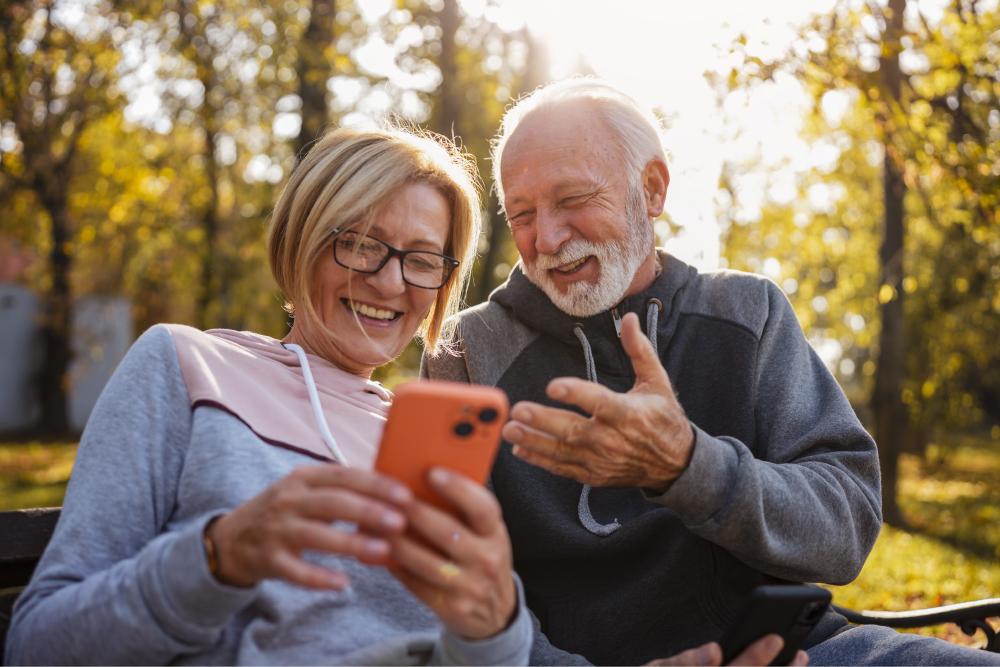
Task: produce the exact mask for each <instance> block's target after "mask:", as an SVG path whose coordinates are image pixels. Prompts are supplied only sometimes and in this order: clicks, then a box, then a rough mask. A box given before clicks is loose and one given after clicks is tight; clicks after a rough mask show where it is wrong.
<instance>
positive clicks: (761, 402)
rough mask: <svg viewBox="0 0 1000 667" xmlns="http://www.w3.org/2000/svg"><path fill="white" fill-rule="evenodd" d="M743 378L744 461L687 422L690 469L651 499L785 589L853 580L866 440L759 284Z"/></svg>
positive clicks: (868, 527)
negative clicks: (758, 321)
mask: <svg viewBox="0 0 1000 667" xmlns="http://www.w3.org/2000/svg"><path fill="white" fill-rule="evenodd" d="M766 295H767V297H766V298H767V303H766V307H767V309H768V310H767V313H768V316H767V320H766V322H765V324H764V328H763V332H762V334H761V337H760V341H759V346H758V356H757V368H756V377H755V396H754V400H755V415H756V427H757V434H758V438H757V440H758V441H757V443H756V444H755V449H756V455H755V453H754V452H752V451H751V449H750V448H749V447H748V446H747V444H746V443H743V442H741V441H739V440H737V439H735V438H731V437H725V436H723V437H713V436H711V435H709V434H708V433H705V432H704V431H702V430H701V429H699V428H697V426H695V433H696V438H695V446H694V452H693V454H692V459H691V463H690V466H689V467H688V468H687V470H685V471H684V473H683V474H681V476H680V477H678V478H677V480H675V481H674V483H673V484H672V485H671V486H670V487H669V488H668V489H667V491H666V492H665V493H664V494H662V495H661V496H658V497H655V498H653V499H654V500H656V501H658V502H660V503H662V504H663V505H665V506H667V507H669V508H671V509H672V510H674V511H675V512H677V513H678V515H679V516H680V517H681V518H682V520H683V521H684V522H685V524H686V525H687V526H688V528H689V529H690V530H691V531H692V532H694V533H696V534H697V535H699V536H701V537H703V538H705V539H707V540H709V541H711V542H714V543H715V544H718V545H719V546H721V547H723V548H724V549H726V550H727V551H729V552H731V553H733V554H734V555H735V556H737V557H738V558H740V559H741V560H743V561H744V562H745V563H747V564H748V565H751V566H752V567H755V568H757V569H759V570H761V571H762V572H765V573H767V574H770V575H772V576H775V577H780V578H783V579H789V580H793V581H815V582H825V583H832V584H844V583H847V582H849V581H851V580H853V579H854V578H855V577H856V576H857V574H858V572H860V570H861V566H862V565H863V564H864V562H865V559H866V558H867V556H868V553H869V551H871V548H872V546H873V545H874V543H875V539H876V537H878V533H879V529H880V528H881V523H882V516H881V495H880V479H879V467H878V453H877V451H876V448H875V442H874V441H873V440H872V438H871V436H869V435H868V433H866V432H865V430H864V429H863V428H862V426H861V424H860V423H859V421H858V419H857V417H856V415H855V414H854V411H853V409H852V408H851V406H850V404H849V403H848V401H847V398H846V397H845V396H844V394H843V392H842V391H841V389H840V387H839V386H838V385H837V382H836V380H835V379H834V378H833V376H832V375H831V374H830V372H829V371H828V370H827V369H826V366H824V364H823V362H822V361H821V360H820V358H819V357H818V356H817V354H816V353H815V351H814V350H813V349H812V348H811V347H810V346H809V343H808V342H807V341H806V338H805V336H804V335H803V333H802V329H801V328H800V327H799V324H798V321H797V320H796V318H795V314H794V311H793V310H792V307H791V304H789V302H788V300H787V299H786V298H785V296H784V294H783V293H782V292H781V290H780V289H779V288H778V287H777V286H776V285H774V284H773V283H767V292H766Z"/></svg>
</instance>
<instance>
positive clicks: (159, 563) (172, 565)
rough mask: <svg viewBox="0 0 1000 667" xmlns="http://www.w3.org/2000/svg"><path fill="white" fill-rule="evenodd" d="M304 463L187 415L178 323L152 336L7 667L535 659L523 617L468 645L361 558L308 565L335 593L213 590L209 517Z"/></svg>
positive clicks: (120, 373) (20, 611)
mask: <svg viewBox="0 0 1000 667" xmlns="http://www.w3.org/2000/svg"><path fill="white" fill-rule="evenodd" d="M330 426H331V429H332V430H334V431H336V430H337V428H338V425H337V424H336V423H333V422H331V424H330ZM310 463H311V464H315V463H316V460H314V459H312V458H310V457H308V456H306V455H304V454H303V453H301V452H297V451H293V450H292V449H289V448H287V447H280V446H274V444H271V443H269V442H267V441H265V440H262V439H261V438H259V437H258V436H257V435H256V434H255V433H254V432H253V431H251V430H250V429H249V428H248V427H247V425H246V424H244V423H243V422H242V421H240V419H238V418H237V417H236V416H234V415H232V414H230V413H229V412H226V411H224V410H221V409H218V408H216V407H213V406H209V405H202V406H199V407H196V408H195V409H194V410H192V408H191V403H190V400H189V396H188V393H187V388H186V386H185V384H184V380H183V377H182V374H181V370H180V367H179V365H178V359H177V353H176V350H175V348H174V342H173V340H172V338H171V334H170V329H169V328H168V327H166V326H162V325H158V326H156V327H153V328H152V329H150V330H149V331H147V332H146V333H145V334H143V335H142V337H141V338H140V339H139V340H138V341H136V343H135V345H133V346H132V349H131V350H129V353H128V354H127V355H126V357H125V359H124V360H123V361H122V363H121V365H120V366H119V367H118V369H117V370H116V371H115V374H114V376H113V377H112V379H111V381H110V382H109V383H108V386H107V387H106V388H105V390H104V392H103V393H102V394H101V397H100V399H99V400H98V402H97V405H96V406H95V408H94V412H93V414H92V415H91V417H90V420H89V421H88V423H87V428H86V430H85V431H84V434H83V438H82V440H81V442H80V449H79V451H78V453H77V459H76V463H75V465H74V468H73V476H72V479H71V480H70V484H69V488H68V490H67V493H66V501H65V507H64V508H63V513H62V516H61V517H60V519H59V524H58V526H57V527H56V531H55V534H54V535H53V537H52V540H51V542H50V543H49V546H48V548H47V549H46V551H45V555H44V556H43V557H42V560H41V563H40V564H39V566H38V569H37V570H36V571H35V574H34V576H33V577H32V580H31V584H30V585H29V586H28V588H27V589H26V590H25V592H24V594H23V595H22V596H21V597H20V598H19V599H18V602H17V606H16V607H15V610H14V618H13V622H12V625H11V628H10V632H9V634H8V636H7V648H6V655H5V656H4V664H8V665H10V664H48V665H59V664H105V665H111V664H139V665H143V664H146V665H153V664H167V663H171V664H197V665H213V664H286V665H287V664H293V665H304V664H324V665H328V664H353V665H358V664H390V665H391V664H420V663H426V662H428V661H430V662H432V663H437V664H524V663H525V662H526V660H527V657H528V650H529V647H530V645H531V636H532V626H531V623H530V619H529V617H528V614H526V613H524V612H519V613H518V615H517V617H516V619H515V621H514V623H513V624H512V625H511V626H510V627H509V628H508V629H507V630H505V631H504V632H502V633H500V634H499V635H497V636H496V637H493V638H491V639H487V640H484V641H466V640H464V639H462V638H461V637H458V636H456V635H454V634H452V633H450V632H448V631H446V630H444V629H442V627H441V625H440V623H439V622H438V620H437V617H436V616H435V615H434V614H433V613H432V612H431V610H430V609H428V608H427V607H425V606H424V605H423V604H421V603H420V602H419V601H417V600H416V599H415V598H414V597H413V596H412V595H411V594H410V593H409V591H407V590H406V589H405V588H403V586H402V585H401V584H400V583H399V581H398V580H396V579H395V577H393V576H392V575H390V574H389V573H388V571H386V570H385V569H384V568H380V567H370V566H367V565H364V564H361V563H358V562H357V561H355V560H353V559H351V558H346V557H337V556H333V555H328V554H319V553H313V554H310V555H309V557H310V559H311V560H313V561H314V562H318V563H321V564H323V565H325V566H327V567H330V568H334V569H338V570H341V571H343V572H345V573H346V574H347V575H348V577H349V578H350V581H351V585H350V586H349V587H348V588H347V589H345V590H343V591H339V592H335V591H317V590H308V589H305V588H300V587H298V586H294V585H292V584H289V583H286V582H283V581H278V580H268V581H264V582H262V583H260V584H259V585H257V586H255V587H253V588H235V587H230V586H224V585H222V584H220V583H219V582H217V581H216V580H215V578H214V577H213V576H212V575H211V574H210V573H209V571H208V566H207V564H206V560H205V553H204V550H203V547H202V542H201V532H202V529H203V527H204V525H205V522H206V521H207V520H208V519H210V518H211V517H213V516H216V515H218V514H220V513H222V512H224V511H226V510H228V509H231V508H233V507H236V506H237V505H239V504H241V503H243V502H246V501H247V500H249V499H250V498H252V497H253V496H255V495H256V494H258V493H260V492H261V491H263V490H264V489H265V488H266V487H268V486H269V485H270V484H272V483H274V482H276V481H278V480H279V479H281V478H282V477H284V476H285V475H287V474H288V473H289V472H291V471H292V469H294V468H295V467H297V466H301V465H305V464H310ZM519 590H520V587H519Z"/></svg>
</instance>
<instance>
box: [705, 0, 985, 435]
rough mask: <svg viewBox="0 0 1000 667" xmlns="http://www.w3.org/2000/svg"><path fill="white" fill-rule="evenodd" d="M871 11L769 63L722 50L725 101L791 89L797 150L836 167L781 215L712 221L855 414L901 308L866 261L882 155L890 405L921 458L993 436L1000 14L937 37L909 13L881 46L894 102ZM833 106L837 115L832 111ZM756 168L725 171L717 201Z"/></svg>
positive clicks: (874, 254) (848, 16)
mask: <svg viewBox="0 0 1000 667" xmlns="http://www.w3.org/2000/svg"><path fill="white" fill-rule="evenodd" d="M915 8H916V7H915ZM883 11H885V10H880V9H879V8H878V5H875V4H873V3H867V4H864V5H857V4H852V3H839V4H838V5H837V6H836V7H835V9H834V10H833V11H832V12H831V13H830V14H827V15H823V16H818V17H816V18H815V19H814V20H813V21H812V22H811V23H810V24H809V25H807V26H805V27H803V29H802V30H801V32H800V38H801V40H800V42H799V43H797V44H796V45H795V46H794V47H793V49H792V50H791V52H790V53H788V54H787V55H786V56H785V57H784V58H782V59H779V60H777V61H774V62H763V61H760V59H759V58H756V57H755V56H754V54H752V53H749V52H748V51H747V47H746V42H745V40H744V42H742V43H740V42H737V44H735V45H734V47H733V50H734V54H735V55H736V56H737V57H740V58H741V61H740V65H738V66H736V67H734V68H733V70H732V73H731V76H730V77H729V79H728V82H727V83H728V88H727V89H726V90H724V91H723V94H725V93H726V92H728V90H730V89H737V90H745V89H750V88H754V87H757V86H767V85H770V82H772V81H773V80H775V78H777V77H779V76H788V75H792V76H795V77H796V78H797V79H798V80H799V81H800V82H801V83H802V84H803V85H804V86H805V87H806V89H807V90H808V91H809V93H810V95H811V96H812V100H813V106H812V110H811V113H810V114H809V117H808V118H807V119H806V123H805V129H804V137H803V138H804V139H805V140H806V141H807V142H808V144H809V146H810V148H811V149H812V151H814V154H820V153H825V154H828V155H832V156H833V157H832V158H831V159H830V160H827V161H825V162H826V163H825V164H821V165H820V166H817V167H815V168H812V169H810V170H808V171H806V172H805V173H803V174H801V175H800V176H799V178H798V182H797V191H798V195H797V197H796V198H795V199H794V200H793V201H792V202H791V203H787V204H785V203H776V202H771V203H768V204H766V205H765V206H764V207H763V209H762V211H761V214H760V216H759V218H758V219H756V220H751V221H747V220H739V219H735V218H734V217H733V216H725V215H724V216H723V218H724V226H725V232H724V233H725V238H724V243H723V245H724V255H725V259H726V261H727V263H728V265H729V266H731V267H733V268H741V269H749V270H756V271H759V270H761V269H762V268H765V267H768V266H770V268H771V269H772V274H773V275H774V277H775V278H776V280H777V282H778V283H779V284H780V285H782V287H783V288H784V289H785V291H786V292H787V293H788V294H789V297H790V299H791V300H792V303H793V305H794V306H795V308H796V312H797V313H798V315H799V317H800V318H801V320H802V321H803V325H804V327H805V328H806V330H807V331H808V332H809V333H810V335H811V336H812V337H813V338H814V339H815V340H817V341H831V340H832V341H836V342H837V343H839V346H840V348H841V349H842V350H843V354H842V356H841V362H840V363H839V365H838V366H837V368H836V371H837V373H838V379H840V381H841V382H842V383H843V384H844V385H845V386H846V387H847V388H848V390H849V392H850V393H851V394H852V396H854V397H855V398H856V399H858V402H859V403H866V402H867V401H866V400H865V399H866V397H867V396H868V395H869V394H870V392H871V389H872V382H873V374H874V372H875V362H874V359H875V358H876V356H877V352H878V344H879V333H880V331H879V330H880V324H879V322H878V306H879V304H881V303H885V302H887V301H890V300H892V299H894V298H896V297H897V296H898V295H897V294H896V292H895V289H894V288H893V287H892V286H890V285H882V284H880V276H879V268H880V267H879V261H878V252H879V239H880V235H881V224H882V218H883V210H882V169H881V163H882V154H883V151H882V149H881V144H882V143H883V142H884V141H889V142H890V143H889V149H888V150H889V153H890V157H891V158H892V160H893V161H894V163H895V164H896V166H897V168H898V169H899V170H900V171H901V173H902V174H903V179H904V181H905V183H906V186H907V195H906V199H905V221H906V223H905V224H906V240H905V247H904V256H903V257H902V258H899V260H897V261H902V264H903V267H904V272H905V274H904V275H905V278H904V279H903V282H902V289H903V291H904V292H905V293H906V299H905V300H904V318H905V330H906V379H905V382H904V384H903V387H902V390H901V398H902V400H903V402H904V403H905V404H906V406H907V407H908V411H909V416H910V421H911V424H910V428H911V433H912V434H913V437H912V438H911V440H912V445H913V446H914V447H916V448H919V447H920V445H921V444H922V441H923V440H924V439H925V438H927V437H929V438H931V439H933V438H934V436H935V435H937V434H940V433H945V432H948V431H950V430H954V429H966V428H970V427H983V426H986V427H988V426H989V425H990V424H996V423H1000V347H998V346H997V345H996V340H997V339H998V337H1000V212H998V211H1000V207H998V206H997V202H998V197H1000V112H998V111H997V109H998V108H1000V77H998V76H997V71H998V70H997V62H1000V59H998V58H1000V50H998V46H997V43H996V40H995V35H996V34H997V31H998V29H1000V9H998V8H996V7H993V8H989V9H987V8H983V7H981V6H979V5H977V4H976V3H972V2H957V3H951V4H949V5H948V6H947V7H946V8H945V9H944V13H943V16H942V18H941V19H940V20H939V21H938V22H936V23H934V24H931V23H930V22H929V21H928V20H926V19H925V18H924V17H923V16H922V15H921V14H920V12H919V10H918V11H916V12H913V16H912V17H911V16H910V15H909V14H908V15H907V27H906V34H905V35H904V37H903V38H902V40H901V42H900V43H899V44H897V45H895V46H894V47H892V45H890V48H900V49H902V50H903V55H904V56H905V57H904V58H903V59H902V61H903V63H904V75H905V76H904V85H903V96H902V100H901V101H900V102H899V103H898V104H896V103H894V102H892V101H891V100H889V98H888V97H887V96H886V95H885V94H884V91H883V90H882V83H881V80H880V78H879V75H878V74H879V73H878V70H879V66H880V64H879V59H878V54H879V52H880V50H879V49H880V48H881V46H880V41H879V40H880V34H873V32H872V29H871V27H872V26H873V25H875V26H877V25H879V24H880V23H881V22H882V21H883V20H884V18H885V17H883V16H882V12H883ZM717 83H718V82H717ZM720 86H721V83H720ZM835 102H840V103H842V104H843V105H844V106H845V109H846V110H845V111H844V113H843V114H836V113H831V112H830V108H832V107H833V106H836V105H835V104H833V103H835ZM754 168H755V165H740V164H730V165H728V168H727V171H726V174H725V178H724V179H723V182H722V188H723V190H724V193H726V195H725V196H724V197H723V201H724V203H730V202H732V201H735V200H736V198H737V197H738V193H737V192H736V191H735V187H734V183H735V182H736V181H738V179H739V176H740V175H741V174H742V173H744V172H745V171H749V170H751V169H754ZM768 260H771V261H770V263H769V262H768ZM775 261H777V264H775V263H774V262H775Z"/></svg>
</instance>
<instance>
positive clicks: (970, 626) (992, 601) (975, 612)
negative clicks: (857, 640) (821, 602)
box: [833, 598, 1000, 653]
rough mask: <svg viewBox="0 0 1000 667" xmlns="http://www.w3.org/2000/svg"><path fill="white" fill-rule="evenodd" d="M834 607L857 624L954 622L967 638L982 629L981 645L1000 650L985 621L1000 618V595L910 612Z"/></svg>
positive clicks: (999, 640)
mask: <svg viewBox="0 0 1000 667" xmlns="http://www.w3.org/2000/svg"><path fill="white" fill-rule="evenodd" d="M833 609H834V611H836V612H837V613H839V614H842V615H843V616H844V617H845V618H847V620H848V621H850V622H851V623H857V624H860V625H885V626H888V627H890V628H922V627H926V626H929V625H940V624H942V623H954V624H956V625H957V626H958V627H959V628H961V629H962V632H964V633H965V634H967V635H969V636H970V637H971V636H973V635H974V634H976V631H977V630H982V632H983V634H985V635H986V646H984V647H983V648H984V649H985V650H987V651H992V652H993V653H1000V636H998V635H997V631H996V629H995V628H994V627H993V626H992V625H991V624H990V623H989V621H988V620H987V619H989V618H991V617H1000V598H987V599H985V600H976V601H975V602H960V603H958V604H949V605H944V606H942V607H930V608H927V609H915V610H912V611H855V610H854V609H848V608H847V607H840V606H837V605H833Z"/></svg>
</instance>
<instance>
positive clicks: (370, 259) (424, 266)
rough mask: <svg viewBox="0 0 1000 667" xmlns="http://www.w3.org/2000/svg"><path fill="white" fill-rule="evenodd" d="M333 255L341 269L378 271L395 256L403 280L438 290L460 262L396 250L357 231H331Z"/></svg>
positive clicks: (431, 254) (437, 256) (412, 251)
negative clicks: (400, 268) (397, 259)
mask: <svg viewBox="0 0 1000 667" xmlns="http://www.w3.org/2000/svg"><path fill="white" fill-rule="evenodd" d="M333 233H334V237H333V258H334V260H336V262H337V264H340V265H341V266H342V267H344V268H345V269H351V270H352V271H357V272H359V273H378V272H379V271H381V270H382V267H384V266H385V265H386V264H387V263H388V262H389V260H390V259H392V258H393V257H399V264H400V266H401V267H402V271H403V281H404V282H405V283H407V284H408V285H413V286H414V287H422V288H424V289H438V288H439V287H441V286H442V285H444V284H445V283H446V282H448V278H450V277H451V272H452V271H454V270H455V267H457V266H458V265H459V264H460V263H461V262H459V261H458V260H457V259H455V258H454V257H449V256H448V255H442V254H441V253H437V252H429V251H427V250H399V249H398V248H393V247H392V246H391V245H389V244H388V243H386V242H385V241H380V240H378V239H376V238H373V237H371V236H365V235H364V234H360V233H358V232H354V231H350V230H345V231H341V230H339V229H335V230H334V232H333Z"/></svg>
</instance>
